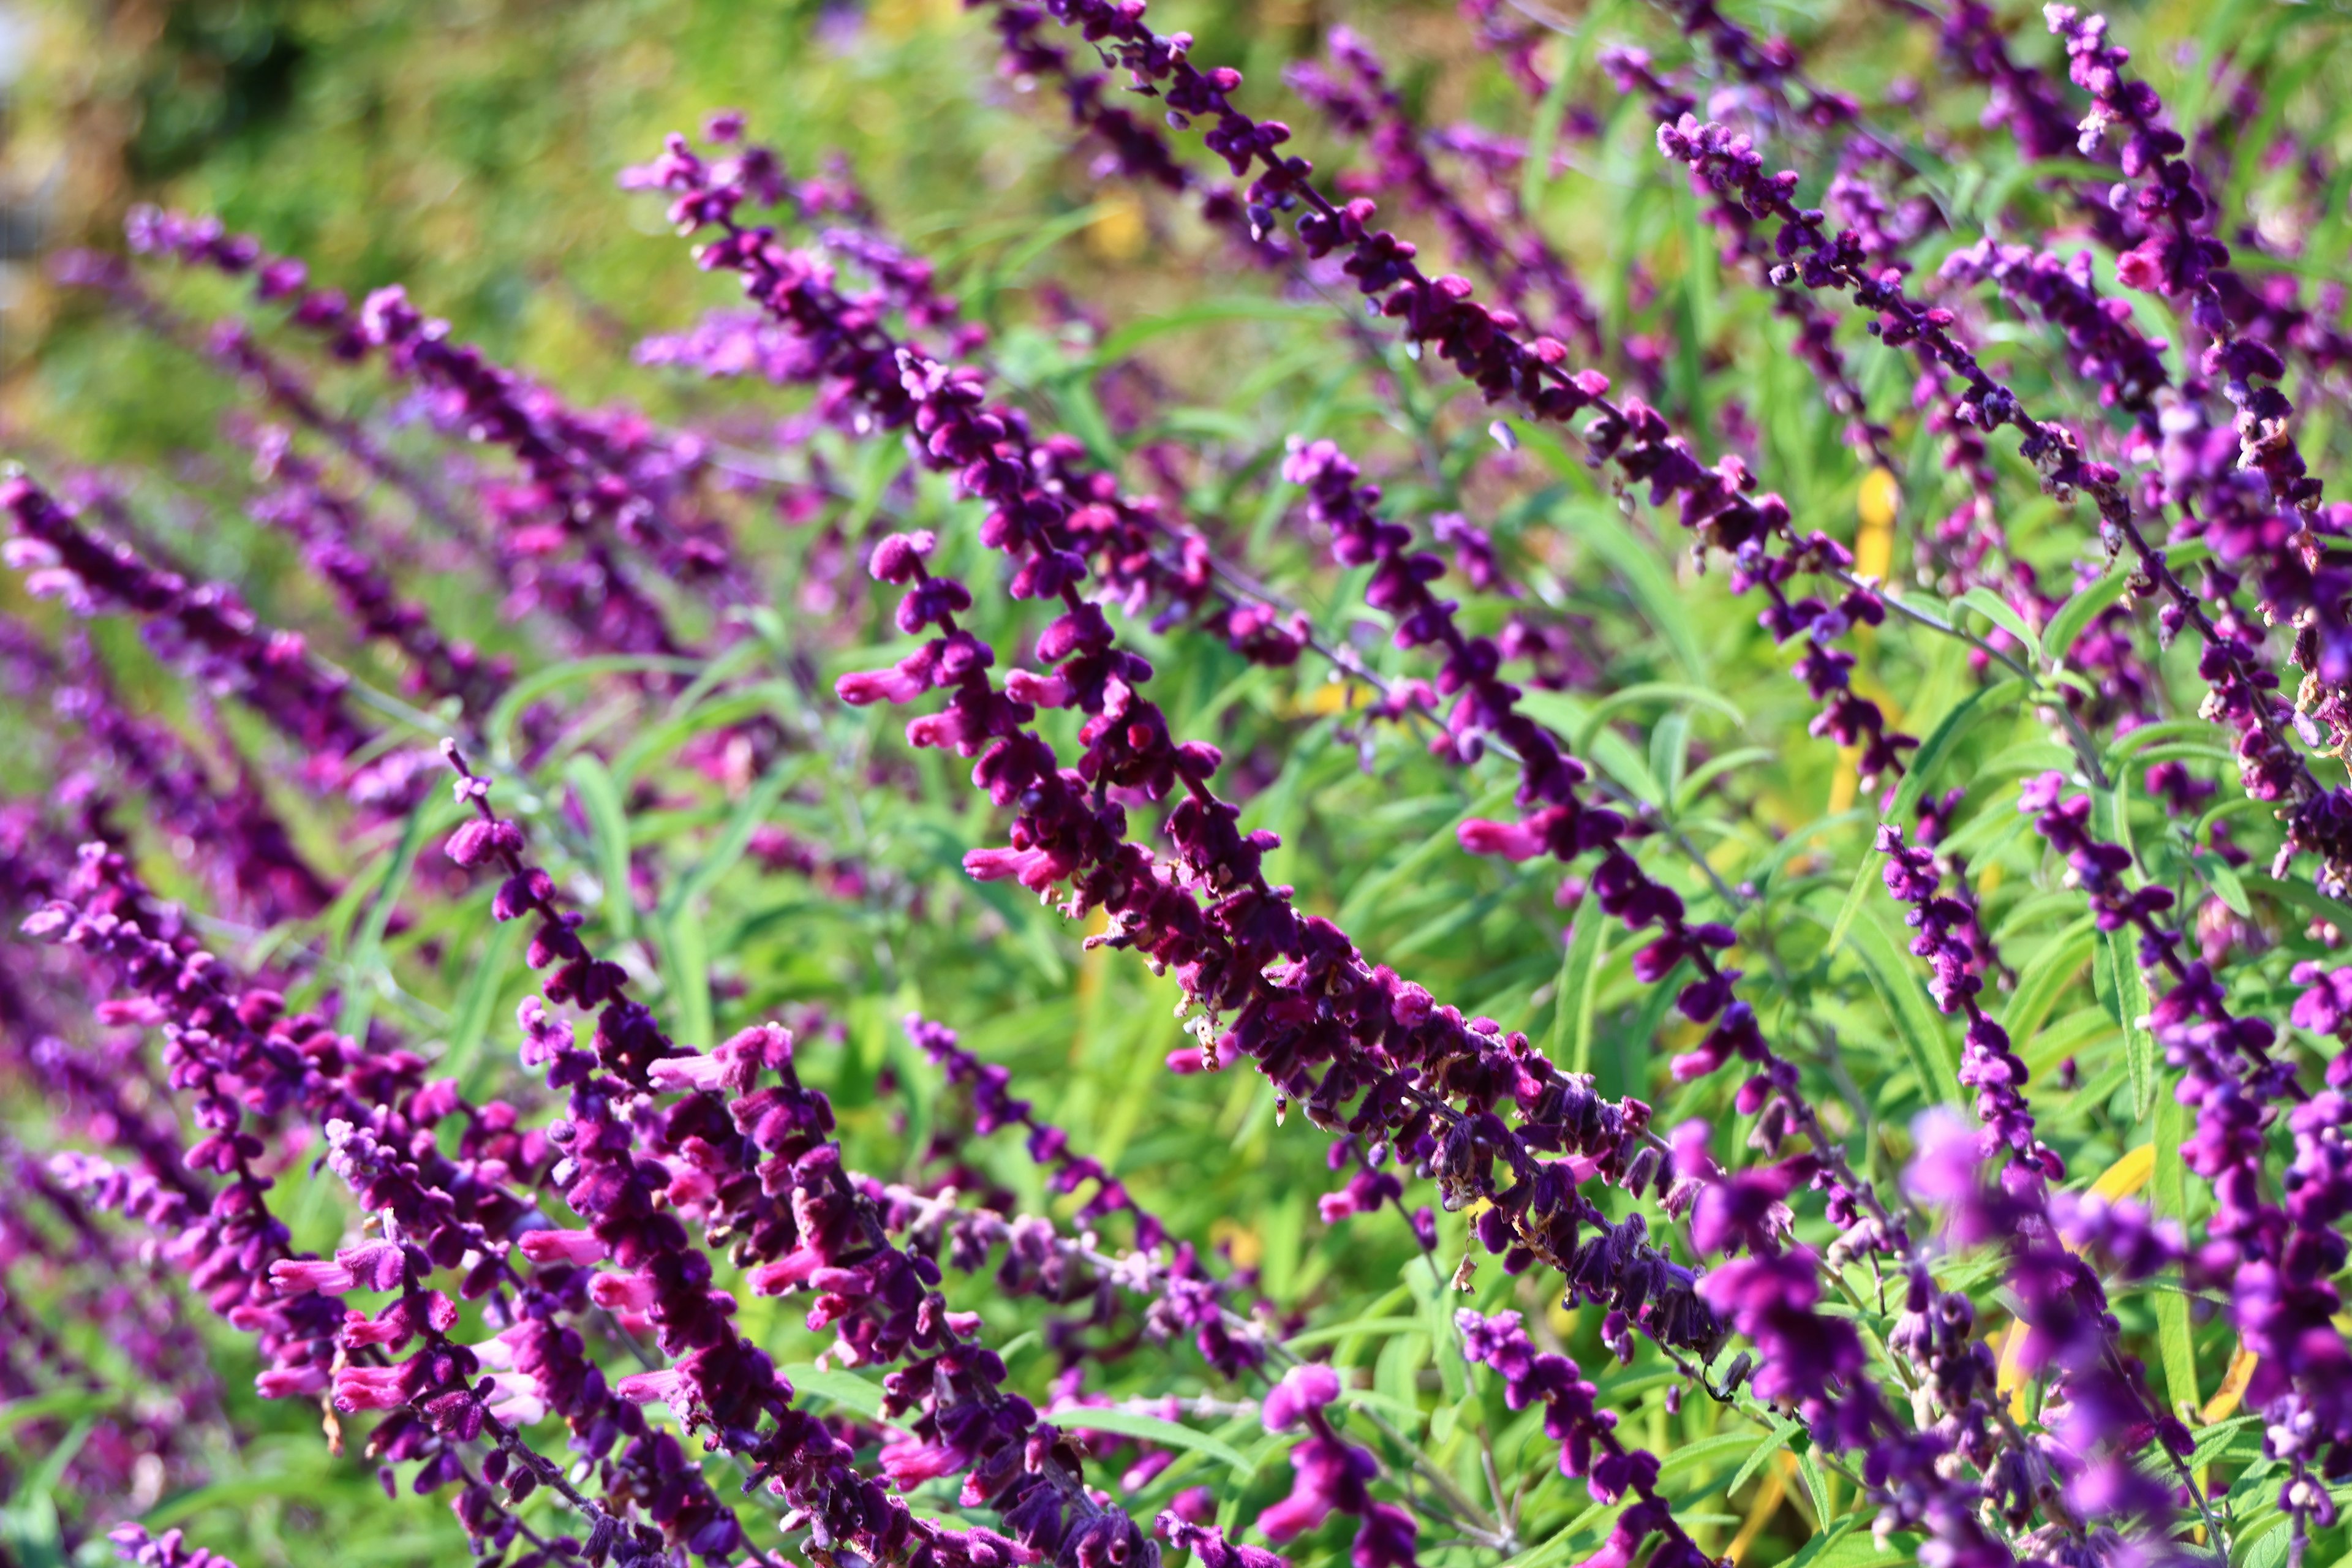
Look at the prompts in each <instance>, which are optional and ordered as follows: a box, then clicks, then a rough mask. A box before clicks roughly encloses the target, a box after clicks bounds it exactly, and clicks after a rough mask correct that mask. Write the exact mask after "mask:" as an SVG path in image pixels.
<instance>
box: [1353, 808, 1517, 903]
mask: <svg viewBox="0 0 2352 1568" xmlns="http://www.w3.org/2000/svg"><path fill="white" fill-rule="evenodd" d="M1517 788H1518V785H1517V783H1516V781H1515V782H1513V783H1510V784H1497V785H1496V787H1494V788H1493V789H1490V790H1488V791H1487V792H1486V794H1485V795H1480V796H1479V797H1478V798H1477V799H1476V800H1475V801H1473V802H1472V803H1471V804H1470V805H1465V806H1464V807H1463V808H1462V809H1461V810H1460V811H1459V812H1457V813H1456V814H1454V816H1452V817H1450V818H1448V819H1447V820H1446V822H1445V823H1444V826H1440V827H1439V828H1438V829H1437V830H1436V831H1435V832H1433V833H1432V834H1430V835H1429V836H1428V837H1425V838H1423V840H1422V841H1421V842H1420V843H1419V844H1416V845H1414V846H1413V847H1412V848H1411V849H1409V850H1407V851H1406V852H1405V854H1404V856H1403V858H1401V859H1399V860H1398V861H1397V862H1396V864H1394V865H1393V866H1388V867H1384V868H1381V869H1380V870H1378V871H1375V872H1373V873H1372V874H1371V875H1370V876H1369V877H1367V878H1365V879H1363V880H1362V881H1360V882H1359V883H1357V884H1356V885H1355V886H1354V887H1352V888H1350V889H1348V896H1347V898H1346V899H1345V900H1342V902H1341V903H1340V905H1339V913H1338V914H1337V915H1335V916H1333V917H1332V918H1333V919H1334V920H1335V921H1337V922H1338V924H1339V926H1340V928H1341V929H1342V930H1349V929H1352V928H1353V927H1354V926H1356V925H1357V924H1358V923H1359V922H1360V921H1362V920H1363V918H1364V917H1365V916H1366V915H1368V914H1370V912H1371V910H1372V909H1373V907H1374V906H1375V905H1376V904H1378V903H1379V901H1380V900H1381V899H1382V898H1383V897H1385V896H1386V895H1387V893H1388V891H1389V889H1391V888H1394V887H1395V886H1397V885H1398V884H1399V883H1400V882H1402V881H1403V880H1404V879H1406V878H1408V877H1411V876H1413V875H1414V874H1415V873H1417V872H1419V871H1420V870H1421V869H1422V868H1423V867H1424V866H1427V865H1429V864H1430V863H1431V862H1432V861H1433V860H1436V859H1438V858H1440V857H1442V856H1444V854H1445V853H1446V852H1447V851H1449V850H1452V849H1455V848H1457V847H1459V846H1460V844H1461V839H1460V837H1458V835H1457V833H1456V830H1457V829H1458V828H1460V827H1461V826H1462V825H1463V824H1464V823H1465V822H1467V821H1469V820H1470V819H1471V818H1472V817H1474V816H1481V817H1482V816H1487V815H1488V814H1490V813H1493V812H1498V811H1500V810H1502V809H1503V808H1504V807H1505V806H1506V805H1509V804H1510V801H1511V796H1512V795H1513V794H1514V793H1516V792H1517Z"/></svg>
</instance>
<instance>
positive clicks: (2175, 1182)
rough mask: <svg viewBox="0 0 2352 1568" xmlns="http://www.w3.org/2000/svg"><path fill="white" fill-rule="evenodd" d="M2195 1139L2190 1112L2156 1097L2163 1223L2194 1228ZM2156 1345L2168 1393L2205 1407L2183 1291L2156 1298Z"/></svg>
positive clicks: (2177, 1402) (2178, 1402)
mask: <svg viewBox="0 0 2352 1568" xmlns="http://www.w3.org/2000/svg"><path fill="white" fill-rule="evenodd" d="M2188 1135H2189V1110H2188V1108H2187V1107H2186V1106H2184V1105H2182V1104H2181V1103H2180V1101H2179V1100H2176V1099H2174V1098H2173V1097H2172V1096H2171V1094H2169V1093H2167V1092H2159V1093H2158V1095H2157V1097H2156V1131H2155V1135H2154V1142H2155V1146H2156V1169H2155V1171H2154V1172H2153V1173H2151V1175H2150V1178H2149V1192H2148V1199H2149V1206H2150V1207H2151V1208H2153V1209H2154V1210H2155V1211H2156V1213H2157V1214H2158V1215H2159V1216H2160V1217H2163V1218H2167V1219H2171V1220H2174V1221H2177V1222H2179V1225H2180V1226H2181V1228H2182V1229H2183V1231H2184V1232H2185V1231H2186V1230H2187V1228H2188V1225H2189V1166H2188V1163H2187V1162H2186V1161H2185V1160H2184V1159H2183V1158H2182V1157H2181V1152H2180V1146H2181V1143H2182V1142H2183V1141H2184V1140H2185V1139H2186V1138H2187V1137H2188ZM2155 1305H2156V1343H2157V1351H2158V1359H2159V1360H2160V1361H2161V1362H2162V1363H2163V1364H2164V1388H2165V1394H2166V1397H2167V1398H2168V1399H2169V1400H2170V1402H2171V1405H2172V1408H2173V1409H2174V1410H2175V1411H2176V1412H2177V1411H2179V1410H2181V1409H2182V1408H2183V1407H2184V1406H2185V1407H2186V1408H2187V1409H2188V1410H2189V1412H2190V1414H2191V1417H2192V1418H2193V1415H2194V1413H2195V1412H2196V1411H2198V1410H2199V1409H2200V1408H2202V1407H2203V1405H2204V1398H2203V1395H2201V1394H2200V1393H2199V1392H2198V1388H2197V1347H2196V1341H2195V1340H2194V1339H2192V1338H2191V1337H2190V1334H2189V1298H2188V1297H2186V1296H2184V1295H2182V1294H2181V1293H2180V1292H2179V1291H2178V1290H2161V1291H2158V1293H2157V1295H2156V1301H2155Z"/></svg>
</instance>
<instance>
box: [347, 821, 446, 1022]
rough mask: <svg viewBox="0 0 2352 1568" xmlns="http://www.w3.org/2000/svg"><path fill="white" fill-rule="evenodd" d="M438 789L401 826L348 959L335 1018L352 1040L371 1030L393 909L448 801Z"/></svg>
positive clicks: (405, 889)
mask: <svg viewBox="0 0 2352 1568" xmlns="http://www.w3.org/2000/svg"><path fill="white" fill-rule="evenodd" d="M446 799H447V797H446V796H445V795H443V794H442V793H441V792H440V791H439V790H435V791H433V792H432V793H431V794H429V795H426V796H425V798H424V799H423V800H421V801H418V802H417V803H416V806H415V810H413V811H411V812H410V813H409V814H408V823H407V826H404V827H403V828H402V829H401V834H400V843H399V845H398V847H395V848H394V850H393V852H392V861H391V863H390V864H389V865H387V866H386V867H385V868H384V871H383V882H382V883H381V884H380V885H379V887H378V890H377V892H376V895H375V901H374V902H373V904H371V905H369V906H368V912H367V915H366V917H365V918H364V919H363V920H362V921H360V929H359V934H358V938H357V940H356V941H354V942H352V949H351V956H350V958H349V960H348V964H349V968H350V970H351V979H350V981H349V983H348V984H345V985H344V986H343V1009H342V1013H341V1016H339V1017H338V1018H337V1019H336V1020H335V1032H336V1033H337V1034H340V1035H343V1036H346V1037H349V1038H351V1039H354V1040H356V1039H359V1038H361V1037H362V1036H364V1035H365V1034H366V1033H367V1026H368V1018H369V1016H370V1015H371V1014H372V1013H373V1011H374V1009H375V997H376V983H377V975H378V971H379V970H380V969H381V968H382V967H383V933H384V931H385V928H386V927H388V926H389V925H390V924H391V921H392V911H393V910H394V908H395V907H396V906H397V905H398V904H399V902H400V895H401V894H402V893H404V892H405V891H407V889H408V879H409V875H410V873H411V872H413V871H415V868H416V854H417V851H418V850H419V849H420V848H422V847H424V844H425V835H426V833H427V832H428V831H430V827H431V823H432V819H433V818H434V817H436V816H439V815H441V813H442V811H443V809H444V807H443V802H444V801H445V800H446Z"/></svg>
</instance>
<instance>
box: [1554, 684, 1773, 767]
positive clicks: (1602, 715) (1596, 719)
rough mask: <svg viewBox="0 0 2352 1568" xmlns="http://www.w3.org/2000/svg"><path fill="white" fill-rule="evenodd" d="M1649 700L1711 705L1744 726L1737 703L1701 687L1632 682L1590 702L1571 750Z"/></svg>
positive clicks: (1579, 748) (1588, 742)
mask: <svg viewBox="0 0 2352 1568" xmlns="http://www.w3.org/2000/svg"><path fill="white" fill-rule="evenodd" d="M1650 702H1662V703H1668V704H1672V703H1676V702H1680V703H1684V704H1685V705H1687V706H1689V707H1693V708H1711V709H1713V710H1715V711H1716V712H1717V713H1720V714H1722V715H1723V716H1724V717H1725V718H1727V719H1728V720H1730V721H1732V723H1733V724H1735V725H1738V726H1740V727H1742V728H1745V727H1746V725H1747V723H1748V715H1747V714H1745V713H1743V712H1741V711H1740V710H1739V705H1738V703H1736V702H1733V701H1731V700H1729V699H1727V698H1726V697H1723V696H1721V695H1719V694H1718V693H1717V692H1713V691H1710V690H1708V689H1706V688H1705V687H1703V686H1688V685H1685V684H1684V683H1683V682H1681V681H1678V680H1643V681H1636V682H1635V683H1634V684H1633V685H1631V686H1627V687H1623V688H1622V689H1618V690H1616V691H1612V692H1611V693H1610V694H1609V695H1608V696H1606V697H1604V698H1602V699H1601V700H1600V701H1598V702H1596V703H1594V704H1593V705H1592V708H1591V711H1589V712H1588V713H1586V714H1585V716H1584V718H1583V720H1582V721H1581V722H1580V724H1579V725H1578V726H1577V733H1576V735H1575V737H1574V739H1573V742H1572V749H1573V750H1576V751H1583V750H1584V749H1585V748H1586V747H1588V746H1590V745H1591V743H1592V734H1593V731H1596V730H1598V729H1600V728H1601V725H1603V724H1605V723H1607V722H1608V721H1609V720H1610V719H1611V718H1612V716H1614V715H1615V714H1616V713H1617V712H1618V711H1619V710H1621V709H1625V708H1633V707H1639V706H1641V705H1642V704H1643V703H1650Z"/></svg>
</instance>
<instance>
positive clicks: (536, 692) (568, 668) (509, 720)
mask: <svg viewBox="0 0 2352 1568" xmlns="http://www.w3.org/2000/svg"><path fill="white" fill-rule="evenodd" d="M700 668H702V661H701V660H700V659H698V658H673V657H671V656H669V655H667V654H651V653H645V654H639V653H614V654H605V655H603V656H602V657H600V658H575V659H571V660H569V661H567V662H565V663H562V664H558V665H552V666H551V667H549V668H546V669H542V670H538V671H536V672H534V673H532V674H530V675H527V676H525V677H523V678H522V679H520V680H518V681H516V682H515V683H514V684H513V685H512V686H510V687H509V688H507V694H506V695H505V696H504V697H501V698H499V705H498V706H497V707H495V708H493V709H491V710H490V716H489V718H488V721H485V722H484V723H483V725H482V738H483V739H484V740H486V741H488V742H489V745H490V752H491V754H492V755H493V756H496V757H499V758H500V759H502V760H506V761H511V760H512V759H513V756H514V727H515V721H517V720H518V719H520V718H521V717H522V711H523V710H524V709H526V708H528V707H530V705H531V704H532V703H534V702H536V701H538V700H540V699H541V698H542V697H545V696H546V695H548V694H549V693H550V692H552V691H559V690H561V689H563V688H564V687H566V686H571V685H574V684H576V683H578V682H580V681H583V680H593V679H595V678H596V677H598V676H600V675H635V674H641V673H645V672H648V671H655V670H666V671H668V672H669V673H672V674H676V675H691V674H693V673H694V672H695V671H697V670H698V669H700Z"/></svg>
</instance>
